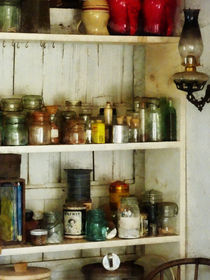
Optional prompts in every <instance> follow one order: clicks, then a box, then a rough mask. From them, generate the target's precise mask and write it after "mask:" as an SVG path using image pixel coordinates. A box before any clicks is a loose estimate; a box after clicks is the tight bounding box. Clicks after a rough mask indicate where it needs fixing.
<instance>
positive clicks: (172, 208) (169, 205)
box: [157, 202, 178, 235]
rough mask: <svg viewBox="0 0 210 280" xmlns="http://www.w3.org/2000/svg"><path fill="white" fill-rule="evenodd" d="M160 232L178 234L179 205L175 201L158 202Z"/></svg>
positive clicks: (162, 233) (160, 233)
mask: <svg viewBox="0 0 210 280" xmlns="http://www.w3.org/2000/svg"><path fill="white" fill-rule="evenodd" d="M157 207H158V234H159V235H174V234H176V216H177V214H178V206H177V204H176V203H174V202H161V203H158V206H157Z"/></svg>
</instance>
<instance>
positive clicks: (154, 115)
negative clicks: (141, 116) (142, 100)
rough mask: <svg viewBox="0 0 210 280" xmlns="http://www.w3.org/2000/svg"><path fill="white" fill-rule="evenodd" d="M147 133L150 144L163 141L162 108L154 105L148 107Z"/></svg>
mask: <svg viewBox="0 0 210 280" xmlns="http://www.w3.org/2000/svg"><path fill="white" fill-rule="evenodd" d="M147 131H148V133H147V134H148V141H149V142H158V141H161V115H160V108H158V106H157V104H154V103H150V104H149V105H148V118H147Z"/></svg>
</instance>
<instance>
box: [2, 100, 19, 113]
mask: <svg viewBox="0 0 210 280" xmlns="http://www.w3.org/2000/svg"><path fill="white" fill-rule="evenodd" d="M1 110H2V111H3V112H20V111H21V110H22V102H21V99H20V98H2V100H1Z"/></svg>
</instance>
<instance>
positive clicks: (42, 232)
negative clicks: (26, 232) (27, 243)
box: [30, 229, 48, 236]
mask: <svg viewBox="0 0 210 280" xmlns="http://www.w3.org/2000/svg"><path fill="white" fill-rule="evenodd" d="M47 233H48V231H47V230H46V229H33V230H31V231H30V234H31V235H34V236H42V235H47Z"/></svg>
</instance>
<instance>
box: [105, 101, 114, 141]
mask: <svg viewBox="0 0 210 280" xmlns="http://www.w3.org/2000/svg"><path fill="white" fill-rule="evenodd" d="M112 120H113V108H112V105H111V103H110V102H106V106H105V108H104V122H105V142H106V143H111V140H112Z"/></svg>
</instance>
